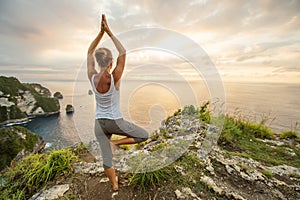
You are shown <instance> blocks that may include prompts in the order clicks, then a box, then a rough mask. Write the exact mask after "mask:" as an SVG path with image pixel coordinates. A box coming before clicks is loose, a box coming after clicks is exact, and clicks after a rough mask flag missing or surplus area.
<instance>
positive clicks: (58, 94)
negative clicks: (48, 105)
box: [53, 92, 64, 99]
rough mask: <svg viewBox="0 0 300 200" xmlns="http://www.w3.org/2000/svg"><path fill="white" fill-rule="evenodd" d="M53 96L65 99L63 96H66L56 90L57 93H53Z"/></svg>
mask: <svg viewBox="0 0 300 200" xmlns="http://www.w3.org/2000/svg"><path fill="white" fill-rule="evenodd" d="M53 96H54V97H55V98H57V99H63V98H64V97H63V95H62V94H61V93H60V92H55V93H54V94H53Z"/></svg>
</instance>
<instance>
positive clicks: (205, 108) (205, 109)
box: [198, 101, 211, 123]
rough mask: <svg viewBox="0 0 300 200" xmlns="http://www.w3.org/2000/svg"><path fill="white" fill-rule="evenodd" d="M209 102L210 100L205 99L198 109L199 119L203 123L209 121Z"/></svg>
mask: <svg viewBox="0 0 300 200" xmlns="http://www.w3.org/2000/svg"><path fill="white" fill-rule="evenodd" d="M209 104H210V102H209V101H207V102H206V103H204V104H203V105H202V106H201V107H200V110H199V111H198V112H199V118H200V120H201V121H203V122H205V123H210V122H211V112H210V110H209Z"/></svg>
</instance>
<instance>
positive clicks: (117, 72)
mask: <svg viewBox="0 0 300 200" xmlns="http://www.w3.org/2000/svg"><path fill="white" fill-rule="evenodd" d="M102 20H103V28H104V30H105V32H106V33H107V34H108V35H109V37H110V38H111V39H112V41H113V43H114V45H115V46H116V48H117V50H118V52H119V55H118V59H117V64H116V67H115V69H114V71H113V72H112V74H113V77H114V80H115V84H116V87H117V88H118V87H119V85H120V82H119V81H120V79H121V77H122V74H123V71H124V67H125V60H126V49H125V48H124V47H123V45H122V44H121V42H120V41H119V40H118V39H117V38H116V37H115V36H114V35H113V33H112V32H111V30H110V28H109V27H108V24H107V21H106V18H105V16H104V17H103V18H102Z"/></svg>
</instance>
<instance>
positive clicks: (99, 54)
mask: <svg viewBox="0 0 300 200" xmlns="http://www.w3.org/2000/svg"><path fill="white" fill-rule="evenodd" d="M95 57H96V60H97V63H98V65H99V66H100V67H107V66H108V65H109V64H110V62H111V61H112V53H111V51H110V50H109V49H108V48H105V47H102V48H99V49H97V50H96V51H95Z"/></svg>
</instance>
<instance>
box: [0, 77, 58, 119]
mask: <svg viewBox="0 0 300 200" xmlns="http://www.w3.org/2000/svg"><path fill="white" fill-rule="evenodd" d="M59 109H60V105H59V102H58V100H57V99H56V98H52V97H51V92H50V91H49V90H48V89H47V88H45V87H43V86H41V85H40V84H36V83H34V84H25V83H21V82H20V81H19V80H18V79H16V78H14V77H4V76H0V125H7V124H14V123H16V124H17V123H23V122H28V119H29V118H32V117H36V116H44V115H51V114H57V113H59Z"/></svg>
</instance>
